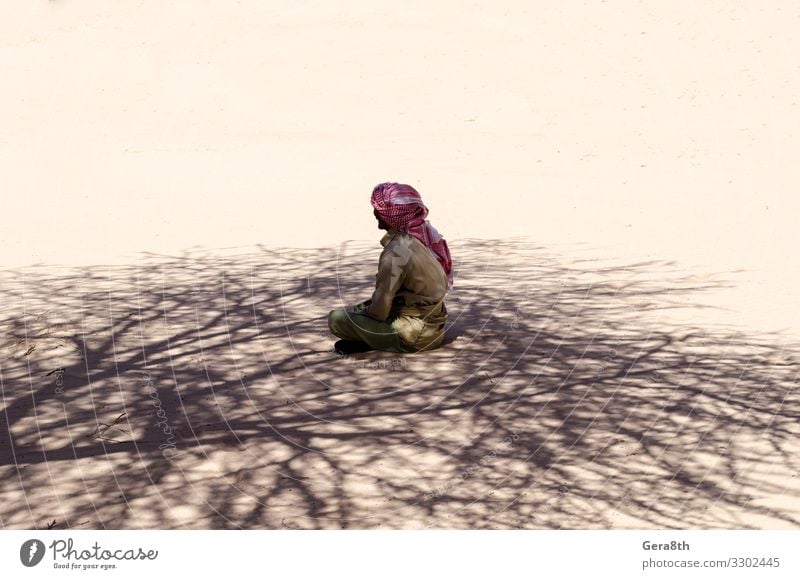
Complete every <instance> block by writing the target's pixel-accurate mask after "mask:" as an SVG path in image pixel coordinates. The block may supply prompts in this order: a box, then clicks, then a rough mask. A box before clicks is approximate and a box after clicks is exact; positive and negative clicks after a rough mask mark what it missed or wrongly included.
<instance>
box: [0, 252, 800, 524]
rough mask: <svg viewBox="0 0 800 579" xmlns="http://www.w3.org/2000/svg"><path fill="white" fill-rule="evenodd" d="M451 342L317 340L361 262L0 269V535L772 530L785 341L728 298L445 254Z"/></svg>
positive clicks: (632, 276)
mask: <svg viewBox="0 0 800 579" xmlns="http://www.w3.org/2000/svg"><path fill="white" fill-rule="evenodd" d="M451 247H452V248H453V253H454V255H455V256H456V261H457V263H456V266H457V270H458V271H457V280H456V286H455V288H456V289H455V291H454V292H453V293H452V294H451V296H450V298H449V299H448V302H447V307H448V311H449V314H450V319H449V322H448V328H447V340H446V344H445V347H443V348H441V349H439V350H436V351H433V352H426V353H422V354H413V355H396V354H388V353H382V352H370V353H366V354H361V355H356V356H352V357H347V358H339V357H337V356H336V355H335V354H334V353H333V350H332V345H333V341H334V338H333V336H331V335H330V334H329V333H328V330H327V325H326V316H327V312H328V310H330V309H332V308H334V307H340V306H341V305H343V304H344V305H349V304H353V303H356V302H357V301H360V300H362V299H365V298H366V297H369V293H370V291H371V284H372V282H373V279H374V278H373V276H374V268H375V265H376V262H377V256H378V250H379V248H377V249H376V248H375V247H374V246H370V245H365V244H360V243H346V244H342V245H341V246H340V247H338V248H330V249H270V248H265V247H259V248H258V249H257V251H253V250H252V249H251V250H248V251H237V250H233V251H227V252H222V251H216V252H211V251H204V250H202V249H193V250H191V251H186V252H184V253H183V254H181V255H178V256H166V255H155V254H143V255H142V256H141V258H140V260H139V261H138V263H136V264H132V265H127V266H110V267H105V266H97V267H84V268H63V269H61V268H59V269H57V268H45V267H31V268H24V269H19V270H9V271H5V272H2V273H1V274H0V276H2V281H3V283H2V286H1V287H2V289H0V293H2V296H3V303H4V304H5V307H4V311H3V312H2V314H0V315H2V320H0V330H1V331H2V333H0V339H1V340H2V341H1V342H0V386H1V387H2V399H0V404H2V407H3V408H2V411H0V480H1V481H2V484H3V490H4V495H5V496H7V497H8V499H7V500H6V501H5V502H4V504H3V506H2V507H0V525H2V526H3V527H4V528H36V529H39V528H47V527H48V525H49V524H50V523H51V521H53V520H54V519H55V520H56V525H55V526H54V528H275V529H282V528H304V529H305V528H382V527H386V528H423V527H436V528H675V529H680V528H783V527H794V528H796V527H797V526H798V523H800V508H799V507H798V494H799V490H800V483H799V482H798V479H797V473H798V458H797V457H798V456H800V454H798V442H797V440H798V434H800V428H799V427H798V417H800V396H798V391H797V387H796V382H797V376H798V362H797V361H798V356H797V354H798V349H797V346H796V345H794V344H786V343H783V342H784V340H783V339H782V338H781V337H780V336H776V335H753V334H752V333H751V334H747V333H743V332H742V331H737V330H734V329H731V328H726V327H717V326H711V325H709V324H707V325H704V324H699V323H698V324H694V323H689V322H686V321H683V322H676V321H672V322H670V321H669V319H670V317H669V315H668V314H669V313H670V312H671V311H673V310H675V311H677V310H681V311H687V310H689V311H700V310H701V309H704V308H709V307H711V306H709V305H704V304H702V303H700V302H698V301H697V300H698V298H697V296H702V294H703V293H704V292H710V291H713V290H715V289H719V288H721V287H725V286H726V285H727V284H730V283H732V282H730V281H726V280H725V278H726V277H728V276H724V275H713V276H709V275H698V274H691V273H688V272H687V271H685V270H683V269H682V268H681V267H679V266H678V265H676V264H674V263H668V262H659V261H651V262H643V263H633V264H631V263H622V264H619V263H614V262H613V261H612V260H606V261H603V262H598V261H597V260H588V259H587V260H580V259H579V260H574V261H572V262H567V261H566V260H565V259H564V258H563V256H561V255H559V254H557V253H553V252H551V251H548V249H547V248H544V247H540V246H537V245H535V244H531V243H527V242H523V241H522V240H488V241H487V240H461V241H460V242H459V241H456V242H454V243H452V244H451Z"/></svg>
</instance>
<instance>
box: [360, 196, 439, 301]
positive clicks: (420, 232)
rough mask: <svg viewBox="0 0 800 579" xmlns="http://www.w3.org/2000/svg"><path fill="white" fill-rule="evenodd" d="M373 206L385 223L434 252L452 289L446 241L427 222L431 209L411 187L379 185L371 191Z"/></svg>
mask: <svg viewBox="0 0 800 579" xmlns="http://www.w3.org/2000/svg"><path fill="white" fill-rule="evenodd" d="M371 202H372V206H373V207H374V208H375V210H376V211H377V212H378V215H380V217H381V219H383V220H384V221H385V222H386V224H387V225H388V226H389V227H391V228H392V229H395V230H397V231H402V232H404V233H408V234H409V235H413V236H414V237H416V238H417V239H419V240H420V241H421V242H422V243H424V244H425V246H426V247H427V248H428V249H430V250H431V252H432V253H433V255H434V257H436V259H437V260H438V261H439V263H440V264H441V265H442V269H444V272H445V274H446V275H447V284H448V286H450V287H452V286H453V261H452V259H451V258H450V249H449V248H448V247H447V242H446V241H445V239H444V237H442V236H441V235H440V234H439V232H438V231H436V228H435V227H434V226H433V225H431V224H430V222H429V221H428V220H427V219H426V217H427V216H428V208H427V207H425V204H424V203H423V202H422V197H420V194H419V193H417V190H416V189H414V188H413V187H412V186H411V185H403V184H402V183H380V184H379V185H376V186H375V188H374V189H373V190H372V199H371Z"/></svg>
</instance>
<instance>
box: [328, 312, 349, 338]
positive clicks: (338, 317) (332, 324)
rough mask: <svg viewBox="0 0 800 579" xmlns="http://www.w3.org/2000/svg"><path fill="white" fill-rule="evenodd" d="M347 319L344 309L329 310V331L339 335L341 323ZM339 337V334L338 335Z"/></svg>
mask: <svg viewBox="0 0 800 579" xmlns="http://www.w3.org/2000/svg"><path fill="white" fill-rule="evenodd" d="M346 320H347V312H346V311H344V310H331V311H330V312H329V313H328V328H329V329H330V331H331V333H332V334H334V335H336V336H339V334H340V333H341V328H342V324H343V323H344V322H345V321H346ZM339 337H341V336H339Z"/></svg>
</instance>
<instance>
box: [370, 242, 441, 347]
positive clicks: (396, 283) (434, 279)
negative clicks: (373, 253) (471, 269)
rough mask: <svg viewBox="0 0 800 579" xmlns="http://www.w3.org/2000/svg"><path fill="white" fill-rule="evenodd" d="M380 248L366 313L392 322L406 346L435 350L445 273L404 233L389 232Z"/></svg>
mask: <svg viewBox="0 0 800 579" xmlns="http://www.w3.org/2000/svg"><path fill="white" fill-rule="evenodd" d="M381 245H383V251H382V252H381V257H380V261H379V263H378V273H377V275H376V276H375V291H374V292H373V294H372V303H371V304H370V305H369V306H368V307H367V309H366V312H365V313H367V314H368V315H369V316H370V317H373V318H375V319H376V320H379V321H384V320H387V319H388V320H394V327H395V329H396V330H397V333H398V334H399V335H400V339H401V340H402V341H403V342H404V343H405V344H406V345H408V346H412V347H416V348H432V347H436V346H438V345H439V344H440V343H441V341H442V338H443V337H444V325H445V321H446V319H447V310H446V308H445V306H444V297H445V295H446V294H447V276H446V275H445V273H444V269H442V266H441V264H440V263H439V261H438V260H437V259H436V257H435V256H434V254H433V252H432V251H431V250H430V249H428V248H427V247H426V246H425V244H424V243H422V242H421V241H420V240H418V239H417V238H416V237H414V236H412V235H408V234H407V233H402V232H399V231H395V230H393V229H390V230H389V231H388V232H387V233H386V235H384V236H383V239H381Z"/></svg>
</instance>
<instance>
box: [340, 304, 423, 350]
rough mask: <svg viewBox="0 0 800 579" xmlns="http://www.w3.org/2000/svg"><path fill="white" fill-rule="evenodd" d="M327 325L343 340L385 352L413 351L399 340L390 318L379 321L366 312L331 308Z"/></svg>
mask: <svg viewBox="0 0 800 579" xmlns="http://www.w3.org/2000/svg"><path fill="white" fill-rule="evenodd" d="M328 327H329V328H330V329H331V332H333V334H334V335H335V336H338V337H339V338H342V339H343V340H358V341H359V342H364V343H365V344H367V345H369V346H370V347H372V348H373V349H374V350H383V351H385V352H413V351H414V350H411V349H410V348H407V347H406V346H405V345H404V344H403V343H402V342H401V341H400V336H399V335H398V334H397V330H395V328H394V324H393V323H392V322H391V321H390V320H386V321H385V322H379V321H378V320H376V319H375V318H371V317H370V316H368V315H367V314H362V313H356V312H353V311H347V310H332V311H331V313H329V314H328Z"/></svg>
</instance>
